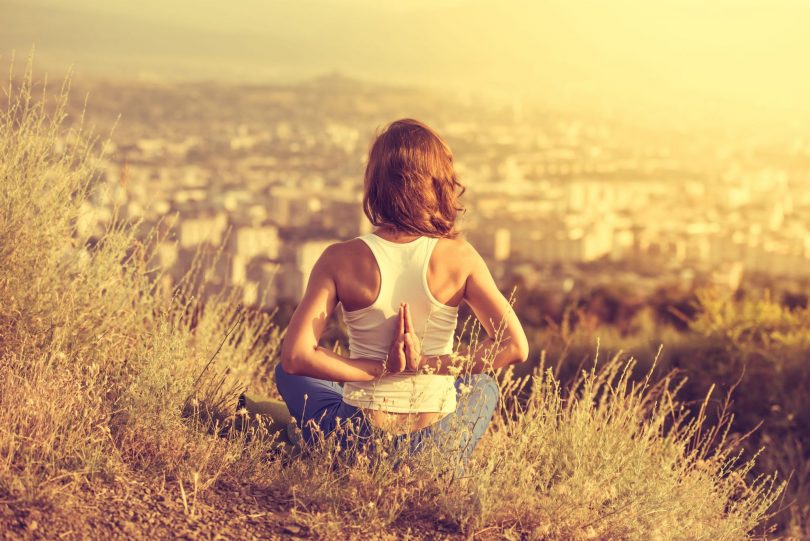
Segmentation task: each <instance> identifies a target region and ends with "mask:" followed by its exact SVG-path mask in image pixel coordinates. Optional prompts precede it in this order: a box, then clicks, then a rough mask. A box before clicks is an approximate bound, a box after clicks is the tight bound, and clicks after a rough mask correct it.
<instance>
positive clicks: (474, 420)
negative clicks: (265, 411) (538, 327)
mask: <svg viewBox="0 0 810 541" xmlns="http://www.w3.org/2000/svg"><path fill="white" fill-rule="evenodd" d="M275 373H276V385H277V386H278V391H279V393H280V394H281V397H282V398H283V399H284V402H286V404H287V408H288V409H289V410H290V414H291V415H292V416H293V417H294V418H295V420H296V422H297V423H298V424H299V426H300V427H301V432H302V436H303V439H304V441H305V442H306V443H307V444H311V443H312V442H313V440H314V435H313V428H314V427H313V426H312V424H315V425H316V426H317V430H319V431H320V432H322V433H323V434H324V435H329V434H331V433H332V432H333V431H335V429H336V428H338V427H339V426H341V427H343V428H346V426H345V425H346V423H352V425H353V428H354V431H353V435H352V436H350V437H356V438H358V440H359V441H358V442H357V443H359V448H363V447H369V448H373V447H374V445H373V443H372V437H373V436H374V434H373V432H374V430H375V428H373V427H372V425H371V423H370V422H369V420H368V419H367V418H366V416H365V415H364V414H363V412H362V410H360V408H358V407H356V406H352V405H350V404H347V403H346V402H344V401H343V388H342V387H341V386H340V385H339V384H338V383H337V382H334V381H327V380H323V379H318V378H311V377H309V376H296V375H291V374H288V373H287V372H285V371H284V369H283V368H282V367H281V363H279V364H278V365H277V366H276V371H275ZM462 386H467V388H466V389H464V391H466V392H462V389H463V387H462ZM456 392H457V393H458V395H457V397H458V400H457V406H456V411H454V412H451V413H449V414H447V415H446V416H444V417H443V418H442V419H441V420H440V421H438V422H436V423H434V424H432V425H430V426H427V427H425V428H422V429H420V430H417V431H414V432H411V433H410V434H397V435H394V436H393V441H392V443H393V445H394V448H395V449H404V447H403V445H405V444H407V445H408V448H407V451H406V453H407V454H410V455H414V454H416V453H418V452H419V451H421V450H422V449H425V448H426V444H427V443H428V442H431V443H434V444H437V445H439V446H440V447H441V449H443V450H444V451H445V452H446V453H452V455H455V457H456V458H457V459H458V464H459V466H461V467H460V468H459V469H458V470H457V472H459V473H463V469H464V466H466V464H467V462H468V460H469V458H470V455H471V454H472V452H473V450H474V449H475V446H476V445H477V444H478V441H479V440H480V439H481V436H483V435H484V432H486V430H487V427H488V426H489V423H490V421H491V420H492V415H493V413H494V412H495V408H496V407H497V405H498V397H499V389H498V384H497V383H496V382H495V380H494V379H493V378H492V377H491V376H489V375H487V374H465V375H462V376H461V377H459V378H457V379H456ZM376 430H377V433H378V434H379V433H380V431H379V429H376ZM347 433H348V431H346V430H340V431H338V434H337V436H338V437H337V438H336V439H337V441H338V443H339V445H340V446H341V448H344V449H345V448H347V447H349V444H348V442H347V437H349V436H347ZM355 448H357V447H355ZM448 456H451V455H448Z"/></svg>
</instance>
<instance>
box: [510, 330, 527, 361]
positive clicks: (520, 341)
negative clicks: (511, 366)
mask: <svg viewBox="0 0 810 541" xmlns="http://www.w3.org/2000/svg"><path fill="white" fill-rule="evenodd" d="M512 350H513V352H514V354H513V359H514V360H513V361H512V362H513V363H524V362H526V361H527V360H528V359H529V341H528V340H527V339H526V335H524V334H522V335H521V336H519V337H517V338H516V339H515V340H514V341H513V342H512Z"/></svg>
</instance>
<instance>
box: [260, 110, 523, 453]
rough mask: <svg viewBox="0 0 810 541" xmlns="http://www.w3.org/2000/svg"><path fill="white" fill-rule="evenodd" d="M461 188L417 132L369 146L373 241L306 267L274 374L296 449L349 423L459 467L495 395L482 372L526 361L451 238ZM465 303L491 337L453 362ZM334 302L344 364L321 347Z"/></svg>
mask: <svg viewBox="0 0 810 541" xmlns="http://www.w3.org/2000/svg"><path fill="white" fill-rule="evenodd" d="M464 190H465V189H464V187H463V186H462V185H461V184H460V183H459V182H458V180H457V178H456V174H455V170H454V166H453V157H452V154H451V152H450V148H449V147H448V146H447V144H446V143H445V142H444V141H443V140H442V139H441V138H440V137H439V136H438V135H437V134H436V133H435V132H434V131H433V130H431V129H430V128H429V127H428V126H426V125H425V124H423V123H421V122H418V121H416V120H411V119H403V120H398V121H396V122H393V123H391V124H390V125H389V126H388V127H387V128H386V129H385V130H384V131H383V132H382V133H381V134H380V135H379V136H378V137H377V139H376V140H375V141H374V144H373V145H372V147H371V150H370V153H369V160H368V165H367V167H366V172H365V179H364V192H365V193H364V197H363V209H364V212H365V214H366V216H367V217H368V219H369V220H370V221H371V223H372V224H373V225H374V226H376V229H375V230H374V231H373V232H372V233H369V234H366V235H363V236H360V237H357V238H355V239H352V240H349V241H346V242H340V243H336V244H333V245H331V246H329V247H327V249H326V250H325V251H324V252H323V254H322V255H321V257H320V258H319V259H318V261H317V262H316V263H315V265H314V268H313V269H312V272H311V274H310V277H309V282H308V284H307V287H306V291H305V293H304V296H303V299H302V300H301V303H300V304H299V305H298V307H297V309H296V310H295V313H294V314H293V316H292V319H291V321H290V324H289V327H288V329H287V333H286V337H285V339H284V343H283V345H282V350H281V362H280V364H279V365H278V366H277V367H276V382H277V385H278V389H279V392H280V394H281V396H282V397H283V398H284V401H285V402H286V404H287V407H288V408H289V410H290V413H291V415H293V416H294V417H295V418H296V420H297V421H298V422H299V423H301V428H302V432H303V436H304V439H305V440H306V441H308V442H309V441H311V440H312V439H313V428H315V425H317V429H319V430H320V431H322V432H323V433H325V434H329V433H331V432H332V431H333V430H335V428H337V427H338V426H339V425H340V426H343V423H344V422H347V421H351V422H354V423H355V424H356V426H358V427H359V430H358V435H359V436H358V437H361V438H362V437H364V436H368V435H369V434H370V431H371V430H372V428H371V427H377V428H379V429H382V430H384V431H385V432H389V433H391V434H392V435H393V437H394V438H395V440H396V441H397V442H399V441H404V440H405V439H407V440H408V442H409V444H410V446H411V447H410V452H417V451H418V450H419V449H420V448H421V444H422V442H424V441H426V440H433V441H437V442H438V441H440V440H441V441H443V442H445V443H449V445H450V450H451V451H453V452H457V453H458V458H459V460H460V461H461V462H462V463H466V461H467V459H468V458H469V455H470V453H471V452H472V450H473V448H474V447H475V445H476V443H477V442H478V440H479V439H480V438H481V436H482V435H483V433H484V432H485V430H486V428H487V426H488V424H489V422H490V420H491V418H492V415H493V412H494V411H495V408H496V406H497V401H498V386H497V383H496V382H495V381H494V380H493V378H492V377H490V376H488V375H486V374H482V373H481V372H482V371H484V370H485V369H487V368H501V367H503V366H506V365H508V364H510V363H516V362H522V361H525V360H526V358H527V357H528V342H527V340H526V336H525V334H524V332H523V329H522V327H521V325H520V322H519V321H518V319H517V317H516V316H515V313H514V311H513V310H512V309H511V305H510V304H509V301H508V300H507V299H506V298H504V296H503V295H502V294H501V292H500V291H499V290H498V288H497V287H496V285H495V282H494V280H493V278H492V275H491V274H490V272H489V269H488V268H487V266H486V263H485V262H484V260H483V259H482V258H481V256H480V255H479V254H478V253H477V252H476V250H475V249H474V248H473V247H472V246H471V245H470V244H469V243H468V242H466V241H464V240H462V239H460V238H459V237H458V232H457V231H456V227H455V226H456V218H457V215H458V213H459V212H460V211H462V210H463V209H462V208H460V207H459V206H458V198H459V196H461V194H463V193H464ZM461 301H465V302H467V304H468V305H469V306H470V307H471V308H472V310H473V312H474V313H475V315H476V317H477V318H478V320H479V321H480V322H481V324H482V327H483V328H484V329H485V330H486V332H487V335H488V338H487V339H486V340H483V341H481V342H480V343H479V344H477V346H476V347H475V348H474V349H472V348H470V347H467V348H465V349H463V350H462V349H460V350H459V353H462V355H461V356H460V357H459V356H458V355H451V354H452V353H453V338H454V333H455V329H456V323H457V318H458V306H459V304H460V303H461ZM338 303H340V304H341V305H342V309H343V314H344V322H345V324H346V327H347V329H348V335H349V356H348V357H346V356H342V355H338V354H337V353H335V352H333V351H331V350H330V349H326V348H323V347H320V346H318V340H319V338H320V336H321V333H322V332H323V331H324V328H325V327H326V324H327V322H328V320H329V318H330V317H331V316H332V312H333V310H334V309H335V307H336V305H337V304H338ZM496 337H497V338H498V340H497V341H496ZM495 345H497V346H498V350H497V352H495V351H493V350H494V346H495ZM493 353H495V354H494V355H493ZM462 365H463V367H462ZM461 368H464V371H465V372H466V373H465V374H464V375H463V376H461V377H457V376H458V374H459V369H461ZM339 382H343V383H344V386H343V387H342V388H341V386H340V385H339V384H338V383H339ZM465 388H466V389H465ZM462 389H465V390H469V392H468V393H467V394H465V395H464V396H463V398H462V397H460V394H461V390H462ZM470 389H471V390H470ZM462 429H463V430H462ZM340 432H343V431H340ZM341 444H342V445H345V444H346V441H345V440H341Z"/></svg>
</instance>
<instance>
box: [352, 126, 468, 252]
mask: <svg viewBox="0 0 810 541" xmlns="http://www.w3.org/2000/svg"><path fill="white" fill-rule="evenodd" d="M364 190H365V193H364V195H363V211H364V212H365V214H366V216H367V217H368V219H369V220H370V221H371V223H372V224H373V225H375V226H382V225H385V226H389V227H392V228H394V229H396V230H398V231H402V232H407V233H412V234H418V235H423V236H427V237H448V238H455V237H456V236H457V235H458V231H457V230H456V229H455V222H456V217H457V215H458V213H459V212H464V208H463V207H461V206H459V205H458V198H459V197H461V195H462V194H463V193H464V191H465V188H464V186H462V185H461V183H460V182H459V181H458V179H457V178H456V171H455V167H454V166H453V154H452V153H451V152H450V147H449V146H447V143H445V142H444V141H443V140H442V138H441V137H439V136H438V135H437V134H436V132H434V131H433V130H432V129H430V128H429V127H428V126H426V125H425V124H423V123H422V122H419V121H418V120H413V119H410V118H405V119H401V120H396V121H394V122H392V123H391V124H389V125H388V126H387V127H386V128H385V129H384V130H383V131H382V133H380V134H379V135H378V136H377V138H376V140H375V141H374V143H373V144H372V146H371V150H370V151H369V155H368V165H366V174H365V179H364Z"/></svg>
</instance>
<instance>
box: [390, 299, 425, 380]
mask: <svg viewBox="0 0 810 541" xmlns="http://www.w3.org/2000/svg"><path fill="white" fill-rule="evenodd" d="M421 366H422V347H421V344H420V343H419V338H418V337H417V336H416V333H415V332H414V330H413V321H412V320H411V311H410V308H408V303H406V302H403V303H400V304H399V321H398V323H397V334H396V335H395V336H394V341H393V342H391V347H390V348H389V350H388V357H387V358H386V360H385V371H386V372H394V373H399V372H406V373H416V372H419V369H420V367H421Z"/></svg>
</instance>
